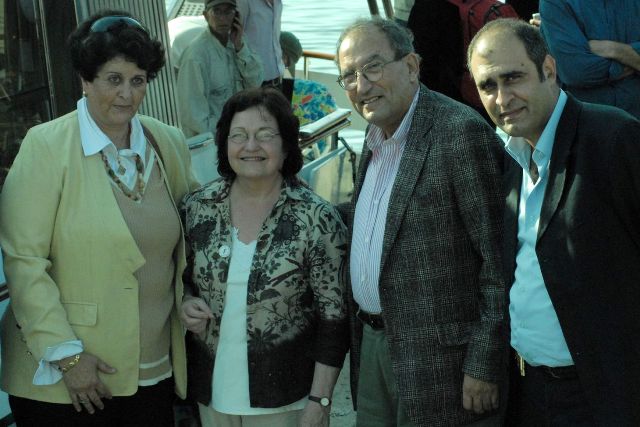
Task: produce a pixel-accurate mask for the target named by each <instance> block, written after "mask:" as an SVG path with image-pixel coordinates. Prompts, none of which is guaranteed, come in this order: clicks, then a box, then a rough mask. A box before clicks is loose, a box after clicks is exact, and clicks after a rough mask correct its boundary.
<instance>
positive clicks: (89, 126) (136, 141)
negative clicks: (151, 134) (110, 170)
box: [77, 97, 147, 159]
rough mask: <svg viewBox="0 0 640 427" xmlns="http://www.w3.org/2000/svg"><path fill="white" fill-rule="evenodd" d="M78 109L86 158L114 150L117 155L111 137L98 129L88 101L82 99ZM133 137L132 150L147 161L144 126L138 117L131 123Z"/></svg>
mask: <svg viewBox="0 0 640 427" xmlns="http://www.w3.org/2000/svg"><path fill="white" fill-rule="evenodd" d="M77 107H78V122H79V125H80V140H81V142H82V150H83V152H84V155H85V156H87V157H88V156H92V155H94V154H96V153H99V152H100V151H102V150H104V149H107V150H109V151H111V150H114V151H115V153H117V151H118V149H117V148H116V146H115V145H114V144H113V142H111V140H110V139H109V137H108V136H107V135H106V134H105V133H104V132H103V131H102V130H101V129H100V127H98V124H97V123H96V122H95V120H93V117H91V114H90V113H89V109H88V108H87V99H86V98H85V97H82V99H80V100H79V101H78V103H77ZM130 125H131V135H130V142H131V147H130V150H131V151H133V152H134V153H136V154H138V155H139V156H140V158H141V159H145V158H146V157H145V151H146V147H147V144H146V141H145V137H144V132H143V130H142V124H141V123H140V119H138V116H133V118H132V119H131V122H130Z"/></svg>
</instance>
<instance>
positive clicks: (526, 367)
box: [515, 352, 578, 380]
mask: <svg viewBox="0 0 640 427" xmlns="http://www.w3.org/2000/svg"><path fill="white" fill-rule="evenodd" d="M515 356H516V363H517V364H518V369H519V370H520V376H521V377H524V376H525V374H526V372H527V371H534V372H539V373H541V374H543V375H544V376H546V377H547V378H550V379H553V380H568V379H573V378H578V370H577V369H576V365H570V366H544V365H540V366H533V365H530V364H529V363H527V361H526V360H524V359H523V358H522V356H520V355H519V354H518V352H515Z"/></svg>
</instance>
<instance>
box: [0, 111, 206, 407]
mask: <svg viewBox="0 0 640 427" xmlns="http://www.w3.org/2000/svg"><path fill="white" fill-rule="evenodd" d="M140 119H141V121H142V123H143V124H144V126H145V127H147V128H148V129H149V130H150V132H151V133H152V134H153V135H154V137H155V139H156V141H157V143H158V146H159V148H160V152H161V154H162V159H163V163H164V167H161V169H162V172H163V177H164V179H165V182H166V183H167V185H168V187H169V189H170V193H171V196H172V198H173V201H174V205H175V203H176V202H180V200H181V199H182V197H183V196H184V195H185V194H186V193H188V192H189V190H190V189H191V188H193V187H195V185H196V184H195V180H193V178H192V175H191V171H190V157H189V151H188V147H187V145H186V143H185V142H184V136H183V135H182V133H181V132H180V131H179V130H178V129H175V128H173V127H170V126H167V125H165V124H163V123H161V122H159V121H157V120H155V119H152V118H150V117H144V116H141V117H140ZM0 244H1V245H2V248H3V250H4V252H5V256H6V259H5V272H6V276H7V282H8V285H9V292H10V295H11V303H10V306H9V308H8V309H7V313H6V315H5V316H4V319H3V324H2V372H1V374H0V382H1V387H2V389H3V390H4V391H6V392H7V393H9V394H12V395H15V396H20V397H25V398H29V399H34V400H40V401H45V402H55V403H70V402H71V400H70V399H69V396H68V394H67V390H66V387H65V386H64V383H63V381H59V382H58V383H57V384H54V385H48V386H34V385H33V384H32V380H33V376H34V373H35V371H36V369H37V367H38V361H39V360H40V359H42V357H43V355H44V353H45V351H46V350H47V348H48V347H50V346H55V345H57V344H60V343H62V342H65V341H69V340H74V339H80V340H82V343H83V345H84V348H85V350H86V351H88V352H90V353H92V354H94V355H96V356H97V357H99V358H101V359H103V360H104V361H105V362H106V363H108V364H110V365H111V366H113V367H115V368H116V369H117V373H115V374H101V379H102V381H104V383H105V384H106V385H107V386H108V387H109V389H110V390H111V392H112V393H113V395H114V396H128V395H132V394H133V393H135V392H136V390H137V388H138V364H139V357H140V338H139V334H140V320H139V309H138V282H137V280H136V278H135V277H134V272H135V271H136V270H137V269H138V268H140V267H141V266H142V265H143V264H144V263H145V260H144V258H143V256H142V254H141V253H140V251H139V250H138V247H137V245H136V243H135V241H134V239H133V237H132V236H131V233H130V232H129V228H128V227H127V224H126V223H125V221H124V219H123V217H122V214H121V212H120V209H119V207H118V204H117V202H116V199H115V196H114V195H113V190H112V188H111V183H110V182H109V179H108V177H107V174H106V172H105V168H104V164H103V161H102V159H101V156H100V155H99V154H96V155H92V156H89V157H85V155H84V153H83V151H82V145H81V143H80V129H79V125H78V117H77V113H76V112H75V111H74V112H72V113H69V114H67V115H65V116H63V117H60V118H58V119H56V120H53V121H51V122H48V123H45V124H42V125H39V126H36V127H34V128H32V129H31V130H29V132H28V133H27V136H26V137H25V139H24V141H23V142H22V145H21V147H20V152H19V153H18V156H17V157H16V159H15V162H14V163H13V166H12V167H11V170H10V171H9V175H8V176H7V179H6V181H5V184H4V188H3V190H2V194H1V195H0ZM174 256H175V263H176V271H175V280H174V284H175V303H176V305H175V306H174V311H173V313H172V315H171V350H172V352H171V356H172V365H173V374H174V379H175V383H176V393H177V394H178V395H179V396H181V397H184V396H185V395H186V356H185V347H184V330H183V328H182V326H181V324H180V321H179V319H178V313H177V307H179V305H180V303H181V301H182V295H183V285H182V272H183V270H184V267H185V265H186V261H185V246H184V238H183V237H182V238H181V239H180V242H179V244H178V247H177V250H176V251H175V255H174Z"/></svg>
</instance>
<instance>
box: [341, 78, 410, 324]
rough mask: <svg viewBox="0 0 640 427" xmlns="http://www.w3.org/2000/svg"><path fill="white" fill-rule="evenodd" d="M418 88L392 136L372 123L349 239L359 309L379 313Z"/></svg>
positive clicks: (353, 284)
mask: <svg viewBox="0 0 640 427" xmlns="http://www.w3.org/2000/svg"><path fill="white" fill-rule="evenodd" d="M419 93H420V91H419V90H416V93H415V95H414V96H413V101H412V102H411V106H410V107H409V110H408V111H407V113H406V114H405V115H404V118H403V119H402V122H401V123H400V126H398V129H396V131H395V132H394V133H393V135H392V136H391V138H389V139H385V135H384V132H383V131H382V129H380V128H379V127H377V126H375V125H371V126H370V128H369V132H368V133H367V138H366V144H367V147H369V149H370V150H371V153H372V156H371V160H370V162H369V166H368V168H367V173H366V175H365V178H364V182H363V184H362V189H361V190H360V195H359V196H358V201H357V202H356V211H355V215H354V218H353V237H352V240H351V263H350V270H351V286H352V289H353V297H354V299H355V300H356V302H357V303H358V305H359V306H360V309H362V310H363V311H366V312H368V313H380V312H382V307H381V305H380V291H379V289H378V281H379V279H380V261H381V257H382V243H383V239H384V229H385V224H386V221H387V208H388V207H389V196H390V195H391V189H392V188H393V183H394V182H395V180H396V175H397V173H398V167H399V166H400V159H401V158H402V153H403V152H404V147H405V145H406V141H407V134H408V133H409V128H410V127H411V121H412V119H413V113H414V111H415V109H416V104H417V103H418V95H419Z"/></svg>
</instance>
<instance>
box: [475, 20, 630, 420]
mask: <svg viewBox="0 0 640 427" xmlns="http://www.w3.org/2000/svg"><path fill="white" fill-rule="evenodd" d="M468 62H469V68H470V70H471V72H472V74H473V77H474V80H475V83H476V86H477V87H478V90H479V92H480V97H481V98H482V102H483V105H484V106H485V108H486V109H487V112H488V113H489V115H490V116H491V117H492V119H493V120H494V121H495V123H496V124H497V125H498V126H499V127H500V128H501V129H502V130H504V131H505V132H506V133H507V134H508V135H509V136H510V138H509V139H508V140H507V141H506V143H505V148H506V151H507V153H508V154H509V156H506V157H507V159H508V164H507V166H506V174H505V191H506V209H505V224H504V227H505V243H504V247H505V249H504V250H505V255H504V258H503V259H504V264H505V272H506V277H507V283H508V284H509V285H510V286H511V287H510V292H509V298H510V300H509V315H510V326H511V328H510V330H511V334H510V339H511V346H512V348H513V352H514V356H515V357H516V358H517V361H518V363H517V364H515V363H514V365H516V366H517V370H516V369H514V374H513V377H514V380H515V381H514V382H513V387H512V394H511V396H510V398H511V400H510V402H511V403H510V404H509V406H510V407H512V408H513V411H510V412H512V415H513V419H512V420H511V421H510V422H509V425H516V426H517V425H525V426H543V425H557V426H560V425H562V426H565V425H566V426H578V425H579V426H586V425H589V426H590V425H598V426H638V425H640V386H639V382H640V345H639V344H638V337H639V333H640V322H639V321H638V318H639V317H640V316H639V315H638V310H639V307H640V222H639V217H640V139H639V138H640V122H638V121H637V120H636V119H635V118H633V117H632V116H631V115H629V114H627V113H625V112H624V111H622V110H619V109H617V108H613V107H607V106H601V105H595V104H587V103H583V102H580V101H578V100H577V99H575V98H574V97H573V96H571V95H570V94H568V93H565V92H563V91H561V90H560V88H559V87H558V84H557V83H556V65H555V60H554V59H553V58H552V57H551V56H550V55H549V54H548V52H547V49H546V46H545V43H544V41H543V39H542V38H541V36H540V33H539V31H538V30H537V28H535V27H532V26H530V25H528V24H526V23H524V22H521V21H520V22H519V21H514V20H498V21H495V22H492V23H490V24H488V25H487V26H485V27H484V28H483V29H482V30H481V31H480V32H478V34H477V35H476V38H475V39H474V40H473V41H472V43H471V44H470V46H469V54H468ZM514 360H515V358H514Z"/></svg>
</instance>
